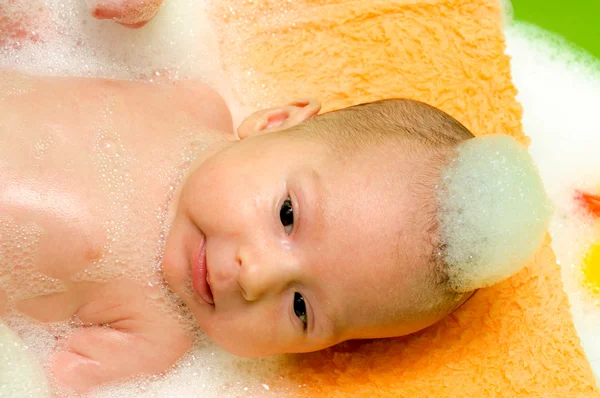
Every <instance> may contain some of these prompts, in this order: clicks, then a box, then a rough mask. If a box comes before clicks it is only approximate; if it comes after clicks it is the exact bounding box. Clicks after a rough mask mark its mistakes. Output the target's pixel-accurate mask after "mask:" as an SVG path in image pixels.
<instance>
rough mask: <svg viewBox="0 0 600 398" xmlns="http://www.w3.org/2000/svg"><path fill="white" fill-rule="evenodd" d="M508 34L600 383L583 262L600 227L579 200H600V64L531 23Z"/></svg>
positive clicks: (554, 226)
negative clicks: (578, 194) (585, 195)
mask: <svg viewBox="0 0 600 398" xmlns="http://www.w3.org/2000/svg"><path fill="white" fill-rule="evenodd" d="M505 34H506V41H507V53H508V54H509V55H511V56H512V63H511V67H512V74H513V80H514V82H515V85H516V87H517V89H518V90H519V94H518V96H517V99H518V100H519V101H520V102H521V103H522V104H523V107H524V115H523V128H524V131H525V133H526V134H527V135H529V136H530V137H531V138H532V143H531V147H530V152H531V154H532V156H533V157H534V159H535V160H536V163H537V164H538V167H539V169H540V174H541V176H542V179H543V181H544V184H545V185H546V187H547V190H548V194H549V195H550V197H551V199H552V200H553V202H554V203H555V205H556V208H557V211H556V213H555V216H554V218H553V220H552V223H551V225H550V233H551V235H552V247H553V249H554V252H555V253H556V257H557V260H558V263H559V264H560V265H561V270H562V279H563V283H564V287H565V291H566V292H567V295H568V296H569V301H570V304H571V312H572V314H573V319H574V322H575V327H576V329H577V332H578V333H579V336H580V338H581V342H582V346H583V349H584V351H585V353H586V355H587V357H588V359H589V361H590V364H591V365H592V369H593V370H594V372H595V374H596V377H597V378H598V379H599V380H600V343H599V342H598V339H597V336H598V330H600V303H599V302H598V298H597V297H594V296H591V295H590V293H589V291H588V290H586V289H584V288H582V285H581V277H582V262H583V256H584V255H585V253H586V252H587V250H588V248H589V246H590V245H591V244H592V243H593V242H594V241H597V240H598V239H600V225H599V224H598V222H597V221H595V220H594V219H593V218H592V217H590V216H589V215H588V214H585V213H584V212H582V211H581V210H580V209H579V208H578V205H577V203H576V202H575V200H574V196H575V190H576V189H580V190H584V191H588V192H590V193H595V194H598V193H600V192H599V191H600V157H599V156H598V148H600V119H599V118H598V109H600V62H599V61H597V60H595V59H594V58H592V57H591V56H590V55H589V54H587V53H585V52H583V51H582V50H580V49H577V48H575V47H573V46H571V45H569V44H567V42H566V41H564V40H563V39H562V38H560V37H559V36H557V35H554V34H550V33H549V32H546V31H544V30H542V29H539V28H536V27H534V26H531V25H528V24H525V23H517V24H513V25H511V26H508V27H507V28H506V29H505Z"/></svg>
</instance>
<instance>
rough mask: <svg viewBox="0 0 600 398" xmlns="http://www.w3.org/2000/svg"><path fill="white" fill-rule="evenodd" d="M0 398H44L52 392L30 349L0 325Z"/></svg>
mask: <svg viewBox="0 0 600 398" xmlns="http://www.w3.org/2000/svg"><path fill="white" fill-rule="evenodd" d="M0 396H2V397H31V398H44V397H49V396H50V390H49V387H48V383H47V382H46V378H45V377H44V371H43V369H42V367H41V366H40V365H39V363H38V362H37V361H36V360H35V359H34V358H33V357H32V355H31V353H30V352H29V348H28V347H27V345H25V343H24V342H23V341H22V340H21V339H20V338H19V337H18V336H17V335H16V334H15V333H13V332H12V331H11V330H10V329H9V328H8V327H7V326H5V325H4V324H2V323H0Z"/></svg>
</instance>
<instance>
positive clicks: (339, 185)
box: [163, 131, 437, 356]
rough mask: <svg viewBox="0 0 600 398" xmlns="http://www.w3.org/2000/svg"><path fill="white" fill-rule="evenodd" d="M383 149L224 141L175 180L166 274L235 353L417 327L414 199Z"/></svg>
mask: <svg viewBox="0 0 600 398" xmlns="http://www.w3.org/2000/svg"><path fill="white" fill-rule="evenodd" d="M386 156H387V155H386V154H385V153H382V154H377V155H376V156H363V157H361V158H357V159H356V160H355V161H354V160H353V162H352V163H347V162H343V161H340V160H334V159H333V158H332V157H331V155H329V154H328V152H327V150H326V147H325V146H324V145H323V144H322V143H320V142H311V141H309V140H308V139H306V138H304V137H301V136H300V135H299V134H298V133H296V132H289V131H284V132H274V133H268V134H263V135H258V136H254V137H250V138H247V139H245V140H243V141H234V142H229V143H226V144H224V145H223V146H222V148H220V150H219V151H217V152H216V153H214V154H213V155H211V156H210V157H209V158H208V159H207V160H205V161H204V162H203V163H202V164H200V166H198V168H197V169H195V170H194V171H193V172H192V173H191V174H190V175H189V177H188V178H187V179H186V180H185V181H184V185H183V188H182V191H181V197H180V202H179V204H178V208H177V213H176V216H175V218H174V221H173V226H172V229H171V231H170V233H169V237H168V240H167V246H166V249H165V256H164V264H163V271H164V274H165V280H166V281H167V283H168V284H169V285H170V286H171V288H172V289H173V290H174V291H175V292H176V293H177V294H178V295H179V296H180V297H181V298H182V300H183V301H184V302H185V303H186V304H187V305H188V306H189V308H190V309H191V311H192V312H193V314H194V316H195V317H196V319H197V321H198V324H199V325H200V327H201V328H202V330H203V331H204V332H205V333H206V334H207V335H208V336H209V337H210V338H211V339H213V340H214V341H215V342H216V343H217V344H218V345H220V346H221V347H223V348H224V349H226V350H228V351H230V352H233V353H234V354H237V355H242V356H262V355H271V354H277V353H292V352H308V351H315V350H319V349H322V348H325V347H328V346H330V345H333V344H336V343H338V342H340V341H343V340H346V339H351V338H374V337H388V336H397V335H402V334H407V333H411V332H413V331H416V330H419V329H421V328H423V327H425V326H428V325H429V324H431V323H433V322H435V321H436V320H437V319H430V318H429V317H427V316H421V315H415V314H418V313H419V311H420V308H418V306H419V305H421V302H422V299H423V296H424V294H426V292H425V290H426V287H424V286H426V285H427V283H426V282H425V280H426V279H427V276H426V274H427V271H426V270H425V269H424V268H425V267H424V265H423V264H424V263H425V261H424V260H423V258H422V256H420V254H419V253H420V250H419V248H420V247H422V244H421V243H420V240H422V237H418V236H415V235H416V234H414V233H412V230H413V225H414V224H415V222H416V218H415V215H414V211H411V210H409V209H414V208H415V206H414V204H413V202H414V200H415V198H412V197H411V196H410V195H408V194H406V192H407V191H408V182H407V181H406V180H408V178H401V177H399V176H397V175H398V174H399V173H398V172H397V171H396V170H397V168H398V167H401V166H402V162H403V159H402V156H398V154H394V158H393V159H391V156H387V158H386ZM394 175H396V177H394ZM392 179H393V180H394V182H393V183H391V182H390V181H391V180H392ZM391 318H394V319H395V321H396V322H391V321H392V319H391Z"/></svg>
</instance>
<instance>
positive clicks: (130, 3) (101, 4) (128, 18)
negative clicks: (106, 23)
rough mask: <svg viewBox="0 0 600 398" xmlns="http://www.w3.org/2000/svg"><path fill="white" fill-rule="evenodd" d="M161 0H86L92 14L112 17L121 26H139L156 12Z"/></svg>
mask: <svg viewBox="0 0 600 398" xmlns="http://www.w3.org/2000/svg"><path fill="white" fill-rule="evenodd" d="M162 2H163V0H93V1H91V2H89V1H88V5H89V8H90V10H91V12H92V16H93V17H94V18H97V19H112V20H114V21H116V22H117V23H120V24H121V25H123V26H127V27H130V28H141V27H142V26H144V25H145V24H146V23H147V22H148V21H150V20H151V19H152V18H153V17H154V16H155V15H156V13H157V12H158V9H159V8H160V6H161V5H162Z"/></svg>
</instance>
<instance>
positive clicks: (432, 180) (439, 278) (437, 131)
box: [299, 99, 474, 313]
mask: <svg viewBox="0 0 600 398" xmlns="http://www.w3.org/2000/svg"><path fill="white" fill-rule="evenodd" d="M299 130H300V131H301V133H302V134H303V135H305V136H306V137H309V138H310V139H317V140H320V141H322V142H323V143H325V145H326V146H327V147H328V149H329V151H330V153H331V154H332V155H333V156H335V157H337V158H341V159H344V160H345V161H349V162H352V159H353V158H355V157H356V155H358V154H360V153H362V152H366V151H369V150H371V149H373V148H386V150H391V151H394V150H400V148H401V150H402V151H403V152H404V153H407V152H408V155H409V157H411V158H412V159H413V160H414V163H415V167H414V168H413V170H411V171H410V173H411V176H410V178H411V187H412V189H411V192H409V193H410V194H411V195H413V196H415V197H417V198H418V200H417V201H416V203H418V204H417V208H415V209H413V211H415V212H418V214H419V219H420V223H421V225H420V226H419V229H421V231H420V232H421V233H422V234H423V236H424V239H425V241H426V244H427V250H428V253H429V254H428V257H429V261H428V266H429V268H430V269H431V271H432V272H431V277H430V280H431V282H432V284H433V285H434V286H435V287H437V288H442V290H444V291H446V292H447V294H445V295H444V299H443V300H442V302H440V303H439V305H435V306H434V307H436V308H438V310H439V311H440V312H445V313H448V312H452V311H453V310H454V309H456V308H458V307H459V306H460V305H461V304H462V303H463V302H464V301H465V298H468V297H470V296H471V294H472V292H467V294H458V293H456V292H454V291H452V289H451V288H450V287H449V286H448V279H449V278H448V267H447V264H445V263H444V261H443V256H442V255H441V252H442V251H443V246H442V245H440V244H439V243H438V242H439V239H438V231H439V222H438V220H439V217H438V210H439V209H438V207H439V206H438V202H437V200H436V188H437V185H438V184H439V181H440V178H441V175H442V171H443V169H444V168H445V166H446V165H447V164H449V163H450V161H451V157H452V156H453V154H454V153H455V152H456V148H457V147H458V146H459V144H461V143H462V142H464V141H466V140H468V139H471V138H473V137H474V136H473V134H472V133H471V132H470V131H469V130H468V129H467V128H466V127H465V126H463V125H462V124H461V123H460V122H458V121H457V120H456V119H454V118H453V117H452V116H450V115H448V114H447V113H445V112H443V111H441V110H439V109H437V108H435V107H433V106H430V105H427V104H425V103H423V102H420V101H415V100H411V99H386V100H381V101H376V102H370V103H365V104H360V105H355V106H351V107H348V108H344V109H340V110H337V111H332V112H328V113H324V114H321V115H318V116H316V117H314V118H312V119H309V120H307V121H305V122H304V123H302V124H301V125H300V126H299ZM398 174H399V175H401V173H400V170H399V173H398Z"/></svg>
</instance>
